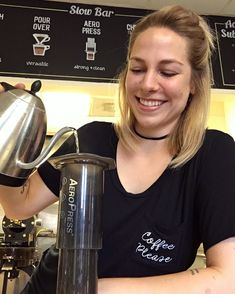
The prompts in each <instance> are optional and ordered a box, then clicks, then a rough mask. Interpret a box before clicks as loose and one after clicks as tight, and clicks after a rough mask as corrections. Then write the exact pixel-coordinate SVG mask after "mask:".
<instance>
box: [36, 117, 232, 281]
mask: <svg viewBox="0 0 235 294" xmlns="http://www.w3.org/2000/svg"><path fill="white" fill-rule="evenodd" d="M78 135H79V142H80V144H79V145H80V152H86V153H94V154H97V155H100V156H106V157H111V158H114V159H115V158H116V149H117V142H118V138H117V136H116V134H115V131H114V127H113V125H112V124H111V123H106V122H93V123H90V124H87V125H85V126H83V127H81V128H80V129H79V130H78ZM75 149H76V148H75V143H74V138H73V136H72V137H71V138H70V139H69V140H67V141H66V143H65V144H63V146H62V147H61V148H60V149H59V150H58V151H57V152H56V154H55V155H59V154H66V153H72V152H75V151H76V150H75ZM153 164H154V163H153ZM156 164H157V162H156ZM39 174H40V175H41V177H42V179H43V181H44V182H45V184H46V185H47V186H48V187H49V188H50V189H51V191H53V192H54V193H55V194H56V195H59V182H60V172H58V171H57V170H54V168H52V167H51V165H50V164H49V163H48V162H46V163H44V164H43V165H42V166H40V168H39ZM232 236H235V143H234V140H233V139H232V137H231V136H229V135H228V134H225V133H223V132H220V131H216V130H207V131H206V135H205V139H204V142H203V145H202V147H201V148H200V150H199V151H198V152H197V154H196V155H195V156H194V157H193V158H192V159H191V160H190V161H188V162H187V163H186V164H185V165H184V166H182V167H180V168H174V169H173V168H167V169H166V170H165V171H164V172H163V174H162V175H161V176H160V178H159V179H158V180H157V181H156V182H155V183H154V184H153V185H151V186H150V187H149V188H148V189H147V190H146V191H145V192H143V193H139V194H132V193H127V192H126V191H125V189H124V188H123V187H122V185H121V183H120V181H119V178H118V175H117V171H116V169H114V170H109V171H106V172H105V185H104V198H103V248H102V249H101V250H100V251H99V261H98V274H99V277H124V276H128V277H141V276H151V275H162V274H168V273H175V272H180V271H183V270H186V269H187V268H189V267H190V266H191V264H192V263H193V261H194V259H195V256H196V252H197V249H198V247H199V245H200V244H201V243H203V245H204V249H205V251H206V250H207V249H208V248H210V247H211V246H213V245H215V244H216V243H218V242H220V241H222V240H224V239H227V238H229V237H232Z"/></svg>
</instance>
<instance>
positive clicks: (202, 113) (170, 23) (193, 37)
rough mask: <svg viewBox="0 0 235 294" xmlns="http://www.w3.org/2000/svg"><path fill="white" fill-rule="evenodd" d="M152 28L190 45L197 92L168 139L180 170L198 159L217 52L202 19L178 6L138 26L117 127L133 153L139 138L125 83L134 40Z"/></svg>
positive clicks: (121, 79) (122, 78)
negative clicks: (211, 60)
mask: <svg viewBox="0 0 235 294" xmlns="http://www.w3.org/2000/svg"><path fill="white" fill-rule="evenodd" d="M149 27H165V28H169V29H171V30H172V31H174V32H175V33H177V34H178V35H180V36H182V37H183V38H185V39H186V40H187V43H188V59H189V63H190V65H191V70H192V77H191V78H192V81H193V84H194V86H195V91H194V94H190V97H189V100H188V104H187V106H186V108H185V110H184V111H183V113H182V115H181V117H180V119H179V121H178V124H177V126H176V128H175V130H174V131H173V132H172V133H171V135H170V137H169V151H170V152H171V154H172V155H175V157H174V159H173V160H172V162H171V164H170V165H171V167H177V166H180V165H183V164H185V163H186V162H187V161H188V160H189V159H190V158H192V157H193V156H194V155H195V153H196V152H197V151H198V149H199V148H200V146H201V144H202V141H203V138H204V134H205V128H206V122H207V115H208V110H209V104H210V88H211V75H210V67H209V58H210V56H211V51H212V49H213V48H214V45H213V35H212V33H211V31H210V28H209V26H208V25H207V23H206V21H205V20H204V19H203V18H202V17H200V16H199V15H197V14H196V13H194V12H193V11H191V10H188V9H185V8H183V7H181V6H179V5H173V6H167V7H165V8H162V9H161V10H159V11H155V12H153V13H151V14H149V15H147V16H145V17H143V18H142V19H140V20H139V21H138V22H137V24H136V26H135V28H134V30H133V32H132V34H131V36H130V40H129V45H128V54H127V64H126V65H125V67H124V69H123V70H122V72H121V73H120V76H119V82H120V83H119V106H120V120H119V122H118V123H117V124H116V126H115V127H116V131H117V134H118V136H119V139H120V140H121V142H122V143H123V144H124V146H126V147H127V148H129V149H132V150H133V149H135V144H136V134H135V133H134V131H133V126H134V123H135V117H134V115H133V113H132V111H131V109H130V106H129V104H128V102H127V99H126V89H125V80H126V75H127V68H128V60H129V57H130V54H131V51H132V48H133V45H134V43H135V40H136V38H137V37H138V36H139V34H140V33H142V32H143V31H145V30H147V29H148V28H149Z"/></svg>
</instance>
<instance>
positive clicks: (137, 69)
mask: <svg viewBox="0 0 235 294" xmlns="http://www.w3.org/2000/svg"><path fill="white" fill-rule="evenodd" d="M130 71H131V72H133V73H141V72H144V69H142V68H130Z"/></svg>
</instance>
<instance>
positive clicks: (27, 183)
mask: <svg viewBox="0 0 235 294" xmlns="http://www.w3.org/2000/svg"><path fill="white" fill-rule="evenodd" d="M28 186H29V180H27V181H26V182H25V183H24V185H23V186H22V188H21V190H20V193H21V194H23V193H24V191H25V189H26V188H27V187H28Z"/></svg>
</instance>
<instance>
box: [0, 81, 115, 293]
mask: <svg viewBox="0 0 235 294" xmlns="http://www.w3.org/2000/svg"><path fill="white" fill-rule="evenodd" d="M2 86H3V87H4V88H5V90H6V92H4V93H1V94H0V134H1V133H2V134H3V133H4V134H6V135H7V136H6V140H4V141H3V142H2V141H1V142H0V157H1V161H0V184H3V185H8V186H20V185H22V184H23V183H24V181H25V180H26V179H27V177H28V176H29V175H30V173H31V172H32V171H33V169H34V168H35V167H36V166H37V165H39V164H41V162H42V161H44V160H45V159H46V157H47V156H48V154H49V152H50V150H51V149H52V147H53V146H54V145H55V143H56V142H57V141H58V139H59V138H60V137H61V136H62V135H63V134H64V133H66V132H72V133H73V134H74V136H75V144H76V150H77V152H76V153H72V154H67V155H62V156H58V157H55V158H51V159H49V160H50V162H51V164H52V165H53V166H54V167H55V168H56V169H59V170H60V171H61V183H60V187H61V190H60V199H59V211H58V229H57V248H58V249H59V264H58V278H57V294H64V293H67V294H96V293H97V281H98V278H97V255H98V250H99V249H100V248H101V247H102V228H101V216H102V195H103V188H104V175H105V170H108V169H113V168H115V162H114V160H113V159H111V158H106V157H101V156H98V155H95V154H89V153H79V142H78V136H77V132H76V130H75V129H74V128H70V127H65V128H63V129H61V130H60V131H58V132H57V133H56V134H55V135H54V137H53V138H52V139H51V142H50V143H49V145H48V147H47V148H45V149H44V151H43V152H42V153H41V154H40V152H41V150H42V146H43V145H44V142H45V135H46V113H45V109H44V106H43V104H42V101H41V100H40V98H39V97H38V96H37V95H36V92H38V91H39V90H40V87H41V84H40V82H39V81H36V82H34V83H33V84H32V87H31V90H30V91H26V90H21V89H16V88H14V87H12V86H11V85H8V84H6V83H2ZM1 100H2V101H1ZM6 113H7V115H6ZM10 125H11V132H10V133H9V130H8V132H6V130H5V129H6V126H10ZM1 137H3V138H5V136H1ZM5 150H8V152H7V153H6V152H5ZM39 154H40V155H39Z"/></svg>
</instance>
